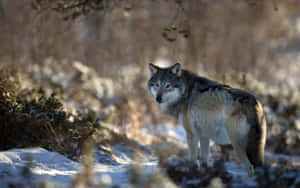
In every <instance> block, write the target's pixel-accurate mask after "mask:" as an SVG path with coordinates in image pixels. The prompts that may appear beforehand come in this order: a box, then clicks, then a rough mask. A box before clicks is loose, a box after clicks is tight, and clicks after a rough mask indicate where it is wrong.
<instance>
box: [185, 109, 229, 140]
mask: <svg viewBox="0 0 300 188" xmlns="http://www.w3.org/2000/svg"><path fill="white" fill-rule="evenodd" d="M189 119H190V122H191V125H192V126H193V131H195V132H196V134H197V135H199V136H204V137H208V138H210V139H212V140H213V141H215V142H216V143H218V144H230V139H229V136H228V132H227V129H226V115H225V114H224V111H223V110H220V111H214V112H211V111H198V112H197V113H193V112H191V113H190V115H189Z"/></svg>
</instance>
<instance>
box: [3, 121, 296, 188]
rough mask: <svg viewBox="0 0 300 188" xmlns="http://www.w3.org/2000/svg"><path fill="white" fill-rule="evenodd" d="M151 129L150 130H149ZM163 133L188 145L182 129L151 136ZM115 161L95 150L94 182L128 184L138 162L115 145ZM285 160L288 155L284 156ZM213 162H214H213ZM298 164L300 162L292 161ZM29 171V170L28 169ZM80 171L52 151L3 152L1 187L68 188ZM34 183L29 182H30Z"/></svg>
mask: <svg viewBox="0 0 300 188" xmlns="http://www.w3.org/2000/svg"><path fill="white" fill-rule="evenodd" d="M150 130H151V131H150ZM155 132H156V134H158V133H159V134H161V135H165V136H169V137H173V138H174V139H177V140H178V142H181V143H182V145H185V146H186V143H185V133H184V131H183V128H182V127H181V126H176V127H172V126H165V127H160V128H157V130H156V131H153V128H150V129H149V134H153V133H155ZM112 149H113V152H114V154H115V158H114V160H113V161H112V160H111V159H110V156H109V155H107V154H105V153H103V152H100V151H96V152H95V153H94V161H95V163H94V169H93V172H94V179H95V182H101V181H102V182H103V183H106V184H108V185H109V187H110V186H112V185H120V186H121V187H124V185H126V184H127V183H128V182H129V179H130V177H129V174H130V173H129V170H130V169H131V167H132V165H133V164H134V163H136V161H135V160H134V155H133V153H131V151H130V150H129V149H128V148H126V146H124V145H116V146H113V147H112ZM266 155H267V157H268V158H272V157H273V158H274V160H276V159H275V158H276V157H275V156H273V155H272V154H270V153H267V154H266ZM281 157H285V156H281ZM213 160H214V159H211V162H213ZM293 161H294V162H298V159H296V158H295V159H293ZM139 165H140V166H141V167H142V168H143V170H142V171H143V172H144V173H146V174H151V173H155V172H156V171H157V170H158V168H157V159H156V158H155V157H153V156H152V155H149V156H147V157H146V158H145V159H144V160H143V161H140V162H139ZM26 166H27V167H30V169H31V171H32V173H31V174H30V175H28V173H25V171H26V168H25V167H26ZM225 168H226V169H227V171H228V172H229V173H230V174H231V175H232V176H233V177H234V178H236V179H239V180H238V181H237V182H244V183H245V182H246V184H248V185H251V184H252V185H253V183H254V184H255V182H254V181H253V180H252V179H250V178H248V177H247V173H246V171H245V169H244V168H243V167H241V166H240V165H238V164H237V163H236V162H235V161H233V160H231V161H228V162H226V164H225ZM27 169H28V168H27ZM80 169H81V164H80V163H78V162H75V161H72V160H70V159H68V158H66V157H64V156H63V155H61V154H59V153H56V152H50V151H47V150H45V149H43V148H26V149H11V150H8V151H1V152H0V185H1V187H4V188H5V187H9V184H10V183H12V182H13V183H20V184H22V183H23V184H26V182H43V181H46V180H47V181H51V182H52V183H54V184H56V185H60V186H62V187H69V186H70V185H71V183H72V179H73V178H74V175H75V174H77V173H78V172H79V171H80ZM29 179H30V180H31V181H28V180H29Z"/></svg>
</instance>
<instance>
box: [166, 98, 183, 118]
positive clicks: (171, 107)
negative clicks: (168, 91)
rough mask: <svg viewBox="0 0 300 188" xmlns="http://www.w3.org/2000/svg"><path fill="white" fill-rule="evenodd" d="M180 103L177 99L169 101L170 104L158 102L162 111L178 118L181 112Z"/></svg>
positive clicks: (181, 103) (181, 102)
mask: <svg viewBox="0 0 300 188" xmlns="http://www.w3.org/2000/svg"><path fill="white" fill-rule="evenodd" d="M182 105H183V101H178V102H176V103H171V104H168V103H162V104H160V107H161V109H162V111H163V112H165V113H168V114H169V115H172V116H174V117H176V118H178V116H179V114H180V113H181V109H182Z"/></svg>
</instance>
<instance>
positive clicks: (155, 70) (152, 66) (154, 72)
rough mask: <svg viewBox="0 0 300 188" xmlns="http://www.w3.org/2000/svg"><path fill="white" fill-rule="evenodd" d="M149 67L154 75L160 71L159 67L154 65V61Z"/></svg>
mask: <svg viewBox="0 0 300 188" xmlns="http://www.w3.org/2000/svg"><path fill="white" fill-rule="evenodd" d="M149 69H150V72H151V75H152V76H153V75H154V74H156V73H157V72H158V67H157V66H155V65H153V64H152V63H150V64H149Z"/></svg>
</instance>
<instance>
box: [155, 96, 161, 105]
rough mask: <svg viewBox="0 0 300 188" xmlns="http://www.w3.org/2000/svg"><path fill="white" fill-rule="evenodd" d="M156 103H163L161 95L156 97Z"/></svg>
mask: <svg viewBox="0 0 300 188" xmlns="http://www.w3.org/2000/svg"><path fill="white" fill-rule="evenodd" d="M156 102H158V103H161V102H162V98H161V95H157V96H156Z"/></svg>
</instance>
